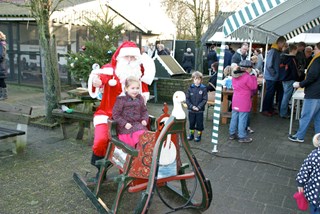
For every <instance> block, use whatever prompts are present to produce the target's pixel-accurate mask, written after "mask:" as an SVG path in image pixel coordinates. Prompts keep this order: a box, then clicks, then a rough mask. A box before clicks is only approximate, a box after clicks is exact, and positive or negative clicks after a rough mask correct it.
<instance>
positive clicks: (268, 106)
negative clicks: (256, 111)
mask: <svg viewBox="0 0 320 214" xmlns="http://www.w3.org/2000/svg"><path fill="white" fill-rule="evenodd" d="M276 83H277V81H272V80H266V95H265V97H264V100H263V107H262V111H268V112H273V101H274V95H275V93H276Z"/></svg>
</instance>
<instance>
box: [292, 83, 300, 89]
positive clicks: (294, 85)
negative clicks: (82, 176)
mask: <svg viewBox="0 0 320 214" xmlns="http://www.w3.org/2000/svg"><path fill="white" fill-rule="evenodd" d="M292 86H293V87H294V88H300V82H294V83H293V84H292Z"/></svg>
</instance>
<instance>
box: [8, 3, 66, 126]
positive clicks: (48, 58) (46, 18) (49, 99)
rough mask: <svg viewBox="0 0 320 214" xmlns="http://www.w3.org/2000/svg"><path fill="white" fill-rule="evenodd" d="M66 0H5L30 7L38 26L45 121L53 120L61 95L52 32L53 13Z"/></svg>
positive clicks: (19, 5)
mask: <svg viewBox="0 0 320 214" xmlns="http://www.w3.org/2000/svg"><path fill="white" fill-rule="evenodd" d="M62 1H64V0H25V1H21V0H20V1H19V0H15V1H9V0H7V1H4V2H7V3H11V4H14V5H16V6H18V7H24V8H28V9H29V10H30V14H31V17H33V18H34V19H35V21H36V23H37V26H38V34H39V42H40V55H41V69H42V80H43V89H44V94H45V114H46V117H45V119H44V121H45V122H49V123H50V122H53V118H52V110H53V109H54V108H56V107H57V105H58V101H59V100H60V97H61V89H60V79H59V72H58V58H57V52H56V41H55V37H54V35H53V34H52V32H51V29H52V28H51V22H50V16H51V14H52V13H53V12H54V11H56V10H57V7H58V6H59V4H60V3H61V2H62Z"/></svg>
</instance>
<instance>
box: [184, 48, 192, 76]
mask: <svg viewBox="0 0 320 214" xmlns="http://www.w3.org/2000/svg"><path fill="white" fill-rule="evenodd" d="M193 66H194V55H193V53H192V52H191V48H187V52H186V53H184V54H183V58H182V67H183V69H184V70H185V71H186V72H187V73H188V74H189V73H190V72H191V70H192V68H193Z"/></svg>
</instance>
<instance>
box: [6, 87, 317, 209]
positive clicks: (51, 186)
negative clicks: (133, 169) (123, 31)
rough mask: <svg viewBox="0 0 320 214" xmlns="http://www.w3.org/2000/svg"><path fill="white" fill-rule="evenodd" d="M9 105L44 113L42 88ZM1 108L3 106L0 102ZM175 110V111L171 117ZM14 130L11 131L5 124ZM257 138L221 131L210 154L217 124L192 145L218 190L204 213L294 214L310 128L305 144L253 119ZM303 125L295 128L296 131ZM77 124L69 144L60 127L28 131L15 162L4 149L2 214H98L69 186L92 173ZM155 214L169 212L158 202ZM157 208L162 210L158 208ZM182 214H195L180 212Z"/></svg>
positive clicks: (156, 108)
mask: <svg viewBox="0 0 320 214" xmlns="http://www.w3.org/2000/svg"><path fill="white" fill-rule="evenodd" d="M6 102H10V103H21V104H22V103H23V104H27V105H31V106H33V107H34V112H33V116H35V117H36V116H39V115H41V114H43V112H44V107H43V103H44V102H43V93H42V92H41V90H40V89H34V88H27V87H18V86H9V99H8V100H7V101H6ZM0 105H1V103H0ZM161 108H162V104H153V103H150V104H148V109H149V112H150V114H153V115H155V116H158V115H160V114H161ZM171 108H172V107H171V106H170V110H171ZM4 124H6V125H7V126H12V127H14V124H11V123H4V122H2V123H1V125H4ZM251 124H252V126H251V127H252V128H253V129H254V130H255V133H254V134H252V137H253V139H254V141H253V143H251V144H239V143H238V142H236V141H228V140H227V138H228V126H227V125H221V126H220V131H219V146H218V150H219V152H218V153H217V154H215V155H213V154H211V150H212V148H213V146H212V144H211V143H210V140H211V129H212V121H210V120H208V121H206V124H205V125H206V129H205V132H204V136H203V140H202V142H201V143H194V142H191V146H192V149H193V152H194V153H195V155H196V157H197V159H198V161H199V162H200V165H201V167H202V169H203V171H204V173H205V175H206V176H207V177H208V178H209V179H210V180H211V184H212V187H213V197H214V198H213V203H212V204H211V207H210V208H209V210H207V211H206V212H205V213H214V214H234V213H239V214H240V213H241V214H243V213H248V214H251V213H252V214H260V213H261V214H269V213H270V214H282V213H283V214H288V213H290V214H291V213H303V212H299V211H297V209H296V205H295V202H294V200H293V198H292V195H293V194H294V192H295V191H296V184H295V175H296V173H297V170H298V169H299V167H300V165H301V163H302V161H303V159H304V158H305V157H306V156H307V154H309V152H310V151H311V150H312V149H313V146H312V144H311V138H312V135H313V129H312V127H310V128H309V132H308V134H307V137H306V139H305V143H303V144H298V143H292V142H289V141H288V140H287V134H288V129H289V120H286V119H281V118H279V117H272V118H266V117H264V116H261V115H260V114H252V116H251ZM297 125H298V122H297V121H295V122H294V130H296V129H297ZM76 126H77V125H76V124H73V125H70V126H69V127H68V131H69V132H70V138H68V139H66V140H63V139H62V135H61V133H60V130H59V128H55V129H53V130H51V129H43V128H38V127H35V126H30V128H29V135H28V145H27V149H26V152H25V153H24V154H22V155H19V156H17V155H12V153H11V151H10V148H11V146H12V145H11V144H10V143H9V142H4V143H3V142H1V144H0V189H1V190H0V213H1V214H2V213H5V214H13V213H97V212H96V211H95V209H94V207H93V206H92V205H91V203H90V201H89V200H88V199H86V197H85V196H84V194H83V193H82V192H81V190H80V189H79V188H78V187H77V186H76V185H75V183H74V182H73V180H72V174H73V172H79V173H82V174H84V173H85V172H86V171H91V173H92V172H93V171H94V170H93V169H92V167H91V166H90V164H89V158H90V155H91V148H90V146H88V145H87V140H84V141H76V140H74V139H73V138H72V136H75V135H74V133H75V130H76V128H77V127H76ZM154 201H155V203H153V204H152V207H151V210H152V212H150V213H165V212H167V211H168V209H166V208H165V207H164V206H163V205H161V204H160V202H159V199H158V198H157V197H155V200H154ZM156 202H157V203H156ZM177 213H198V212H196V211H193V210H191V211H187V212H186V211H180V212H177ZM305 213H307V212H305Z"/></svg>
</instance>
